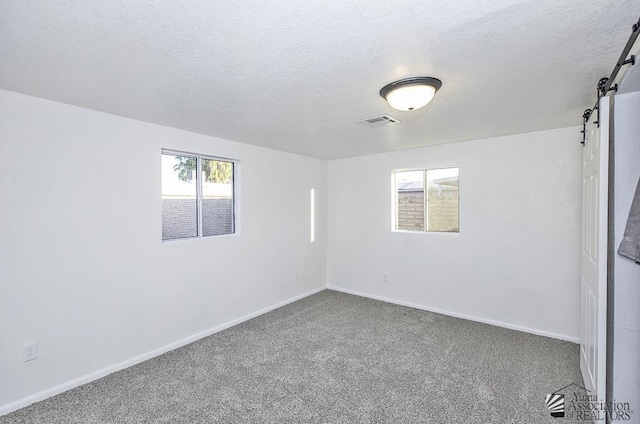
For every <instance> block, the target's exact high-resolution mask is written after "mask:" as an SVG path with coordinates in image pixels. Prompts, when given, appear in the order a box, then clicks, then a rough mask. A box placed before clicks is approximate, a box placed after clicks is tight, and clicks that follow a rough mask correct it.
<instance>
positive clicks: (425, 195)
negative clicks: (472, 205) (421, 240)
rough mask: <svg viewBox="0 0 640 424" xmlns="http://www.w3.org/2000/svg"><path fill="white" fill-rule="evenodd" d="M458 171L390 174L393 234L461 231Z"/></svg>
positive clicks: (421, 170)
mask: <svg viewBox="0 0 640 424" xmlns="http://www.w3.org/2000/svg"><path fill="white" fill-rule="evenodd" d="M458 176H459V169H458V168H441V169H411V170H396V171H394V172H393V185H394V187H393V202H394V216H393V229H394V230H395V231H422V232H448V233H457V232H459V231H460V218H459V216H460V208H459V184H458V180H459V178H458Z"/></svg>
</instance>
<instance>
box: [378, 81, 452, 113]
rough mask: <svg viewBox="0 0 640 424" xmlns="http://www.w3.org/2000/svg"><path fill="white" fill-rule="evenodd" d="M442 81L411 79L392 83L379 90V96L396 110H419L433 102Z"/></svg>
mask: <svg viewBox="0 0 640 424" xmlns="http://www.w3.org/2000/svg"><path fill="white" fill-rule="evenodd" d="M440 87H442V81H440V80H439V79H437V78H432V77H411V78H404V79H401V80H398V81H394V82H392V83H390V84H387V85H385V86H384V87H382V89H381V90H380V96H382V98H383V99H385V100H386V101H387V103H389V105H390V106H391V107H392V108H394V109H397V110H403V111H410V110H416V109H420V108H421V107H425V106H426V105H428V104H429V102H431V100H433V96H435V94H436V91H438V89H439V88H440Z"/></svg>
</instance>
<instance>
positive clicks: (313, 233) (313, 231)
mask: <svg viewBox="0 0 640 424" xmlns="http://www.w3.org/2000/svg"><path fill="white" fill-rule="evenodd" d="M315 239H316V189H315V188H312V189H311V243H313V242H314V241H315Z"/></svg>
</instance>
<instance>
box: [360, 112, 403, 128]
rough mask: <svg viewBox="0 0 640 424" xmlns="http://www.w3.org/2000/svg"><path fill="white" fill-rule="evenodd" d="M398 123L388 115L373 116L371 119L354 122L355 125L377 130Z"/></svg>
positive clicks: (397, 120)
mask: <svg viewBox="0 0 640 424" xmlns="http://www.w3.org/2000/svg"><path fill="white" fill-rule="evenodd" d="M398 122H400V120H399V119H397V118H394V117H393V116H390V115H380V116H374V117H373V118H367V119H362V120H360V121H356V124H360V125H364V126H365V127H369V128H378V127H383V126H385V125H391V124H397V123H398Z"/></svg>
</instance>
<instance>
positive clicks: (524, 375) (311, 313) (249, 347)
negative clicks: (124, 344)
mask: <svg viewBox="0 0 640 424" xmlns="http://www.w3.org/2000/svg"><path fill="white" fill-rule="evenodd" d="M570 383H577V384H580V385H582V377H581V375H580V370H579V356H578V346H577V345H575V344H573V343H569V342H563V341H559V340H554V339H549V338H545V337H540V336H534V335H531V334H526V333H522V332H517V331H512V330H507V329H503V328H498V327H493V326H490V325H486V324H480V323H475V322H471V321H466V320H462V319H457V318H451V317H447V316H443V315H439V314H434V313H430V312H425V311H421V310H416V309H412V308H407V307H403V306H397V305H392V304H388V303H384V302H379V301H375V300H370V299H365V298H361V297H357V296H352V295H348V294H343V293H338V292H335V291H330V290H325V291H322V292H320V293H318V294H315V295H313V296H310V297H307V298H304V299H302V300H300V301H297V302H295V303H292V304H290V305H287V306H285V307H282V308H280V309H277V310H275V311H272V312H269V313H267V314H265V315H262V316H260V317H257V318H255V319H252V320H250V321H247V322H245V323H243V324H240V325H237V326H235V327H232V328H230V329H227V330H225V331H222V332H219V333H217V334H214V335H212V336H210V337H207V338H205V339H202V340H199V341H197V342H195V343H192V344H189V345H187V346H184V347H182V348H180V349H177V350H174V351H172V352H168V353H166V354H164V355H161V356H158V357H156V358H154V359H151V360H149V361H146V362H143V363H141V364H138V365H135V366H133V367H130V368H127V369H125V370H122V371H119V372H116V373H113V374H110V375H108V376H106V377H104V378H102V379H100V380H97V381H94V382H92V383H89V384H86V385H84V386H81V387H78V388H76V389H73V390H70V391H68V392H65V393H62V394H60V395H58V396H54V397H52V398H50V399H47V400H44V401H42V402H38V403H36V404H33V405H31V406H28V407H26V408H23V409H21V410H18V411H15V412H13V413H11V414H9V415H5V416H3V417H0V423H2V424H5V423H48V424H57V423H82V424H88V423H454V424H455V423H464V424H472V423H535V424H541V423H542V424H544V423H555V424H557V423H558V422H559V420H558V419H557V418H552V417H551V416H550V414H549V410H548V409H547V408H546V406H545V403H544V402H545V395H546V394H547V393H552V392H553V391H554V390H557V389H559V388H561V387H563V386H566V385H568V384H570ZM560 421H562V422H568V421H571V420H570V419H567V418H564V419H562V420H560ZM581 422H584V421H581Z"/></svg>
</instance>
